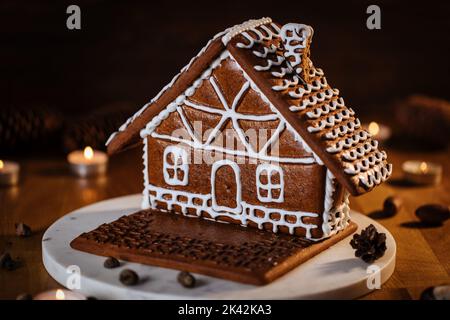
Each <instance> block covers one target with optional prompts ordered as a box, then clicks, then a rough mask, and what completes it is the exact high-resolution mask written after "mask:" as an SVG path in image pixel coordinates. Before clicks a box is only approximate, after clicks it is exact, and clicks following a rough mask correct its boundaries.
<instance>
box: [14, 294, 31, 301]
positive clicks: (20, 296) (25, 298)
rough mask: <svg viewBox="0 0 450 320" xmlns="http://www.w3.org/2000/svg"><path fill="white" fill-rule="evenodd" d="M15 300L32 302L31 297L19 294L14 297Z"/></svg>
mask: <svg viewBox="0 0 450 320" xmlns="http://www.w3.org/2000/svg"><path fill="white" fill-rule="evenodd" d="M16 300H33V296H32V295H31V294H29V293H21V294H19V295H18V296H17V297H16Z"/></svg>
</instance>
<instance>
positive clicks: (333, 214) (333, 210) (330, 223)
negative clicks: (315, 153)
mask: <svg viewBox="0 0 450 320" xmlns="http://www.w3.org/2000/svg"><path fill="white" fill-rule="evenodd" d="M334 185H335V177H334V175H333V174H332V173H331V171H330V170H327V174H326V181H325V200H324V205H323V206H324V211H323V214H322V218H323V224H322V231H323V237H322V238H321V239H323V238H327V237H330V236H332V235H333V234H336V233H337V232H339V231H341V230H343V229H345V228H346V227H347V226H348V223H349V221H350V208H349V205H348V204H349V201H348V196H349V194H348V192H346V193H345V195H344V201H343V203H342V204H341V205H339V206H337V207H333V206H334V199H333V194H334V192H335V186H334ZM318 240H319V239H318Z"/></svg>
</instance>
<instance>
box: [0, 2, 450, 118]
mask: <svg viewBox="0 0 450 320" xmlns="http://www.w3.org/2000/svg"><path fill="white" fill-rule="evenodd" d="M70 4H78V5H79V6H80V7H81V25H82V29H81V30H79V31H78V30H68V29H67V28H66V19H67V17H68V15H67V14H66V8H67V6H68V5H70ZM369 4H378V5H379V6H380V7H381V16H382V18H381V19H382V29H381V30H368V29H367V28H366V19H367V17H368V14H366V8H367V6H368V5H369ZM449 9H450V5H449V4H448V2H447V1H424V2H421V3H418V4H414V2H410V1H395V2H394V1H370V2H368V1H345V2H341V1H330V2H328V1H311V0H310V1H271V2H265V1H243V0H241V1H212V0H211V1H202V2H194V1H184V2H173V1H163V2H153V1H146V2H138V1H103V0H97V1H28V2H27V1H17V0H2V2H1V4H0V34H1V36H0V43H1V44H0V46H1V47H0V61H1V63H0V88H1V99H0V111H1V110H2V108H6V107H9V108H11V107H20V108H29V107H33V106H41V105H42V106H48V107H51V108H53V109H56V110H59V111H62V112H63V113H64V115H65V116H66V117H67V116H69V117H71V116H73V117H75V118H77V119H79V118H80V117H88V116H89V115H90V114H92V113H93V112H94V111H95V110H107V111H108V110H111V112H114V110H116V109H117V108H119V109H121V110H122V111H123V110H125V111H124V112H123V113H122V114H121V116H120V117H124V115H126V116H128V115H130V114H132V113H133V112H134V111H136V110H137V109H138V108H139V107H140V106H141V105H143V104H144V103H145V102H147V101H148V100H149V99H151V98H152V97H153V96H154V95H155V94H156V93H157V92H158V91H159V90H160V89H161V87H162V86H164V85H165V84H166V83H167V82H168V81H170V79H171V78H172V77H173V76H174V75H175V74H176V73H177V72H178V70H179V69H180V68H181V67H182V66H184V65H185V64H186V63H187V62H188V61H189V60H190V59H191V57H192V56H194V55H195V54H196V53H197V52H198V51H199V50H200V49H201V48H202V47H203V46H204V45H205V43H206V42H207V41H208V39H209V38H211V37H212V36H213V35H214V34H215V33H217V32H219V31H221V30H223V29H225V28H227V27H229V26H232V25H234V24H237V23H241V22H243V21H245V20H247V19H250V18H260V17H263V16H270V17H272V19H273V20H275V21H278V22H281V23H284V22H300V23H305V24H309V25H311V26H313V28H314V30H315V34H314V39H313V44H312V49H311V50H312V53H311V56H312V60H313V61H314V63H315V65H316V66H318V67H321V68H323V69H324V70H325V73H326V75H327V79H328V80H329V82H330V83H331V84H332V85H333V86H334V87H337V88H339V89H340V91H341V94H342V96H343V97H344V98H345V100H346V102H347V105H348V106H351V107H352V108H354V109H355V110H356V111H358V112H359V113H360V115H361V114H362V115H363V116H364V114H368V113H370V112H372V113H373V112H378V111H379V110H386V109H387V108H389V106H390V104H391V102H392V101H394V100H395V99H399V98H403V97H405V96H407V95H409V94H414V93H423V94H427V95H430V96H435V97H440V98H446V99H448V98H450V97H449V81H448V77H449V66H450V63H449V56H450V50H449V45H448V41H449V31H450V23H449V18H448V15H449V14H450V10H449ZM117 105H119V106H120V107H117ZM107 111H106V112H107ZM383 112H385V111H383ZM75 118H74V119H75ZM121 120H122V119H120V121H121Z"/></svg>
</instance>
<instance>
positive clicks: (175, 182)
mask: <svg viewBox="0 0 450 320" xmlns="http://www.w3.org/2000/svg"><path fill="white" fill-rule="evenodd" d="M163 172H164V180H165V181H166V183H167V184H170V185H172V186H186V185H187V184H188V175H189V164H188V154H187V152H186V150H184V149H183V148H180V147H177V146H168V147H167V148H166V149H165V150H164V160H163Z"/></svg>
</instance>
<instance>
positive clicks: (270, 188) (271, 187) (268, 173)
mask: <svg viewBox="0 0 450 320" xmlns="http://www.w3.org/2000/svg"><path fill="white" fill-rule="evenodd" d="M256 188H257V193H258V200H259V201H261V202H283V201H284V181H283V170H282V169H281V168H280V167H279V166H276V165H273V164H269V163H263V164H260V165H259V166H258V167H257V168H256Z"/></svg>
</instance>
